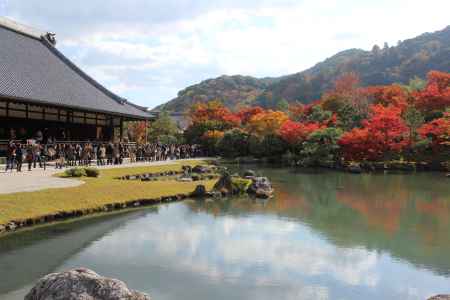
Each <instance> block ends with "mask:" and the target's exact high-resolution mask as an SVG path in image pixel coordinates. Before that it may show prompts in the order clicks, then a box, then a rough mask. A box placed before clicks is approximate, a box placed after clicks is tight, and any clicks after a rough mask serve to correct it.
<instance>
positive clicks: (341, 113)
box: [337, 103, 367, 131]
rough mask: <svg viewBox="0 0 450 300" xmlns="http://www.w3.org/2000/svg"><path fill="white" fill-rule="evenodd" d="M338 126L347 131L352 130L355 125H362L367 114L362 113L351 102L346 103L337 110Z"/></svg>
mask: <svg viewBox="0 0 450 300" xmlns="http://www.w3.org/2000/svg"><path fill="white" fill-rule="evenodd" d="M337 116H338V126H339V127H340V128H342V129H343V130H345V131H348V130H351V129H353V128H355V127H360V126H361V121H362V120H364V119H365V118H366V117H367V115H366V114H362V113H360V112H359V111H358V109H356V108H355V107H354V106H353V105H351V104H350V103H346V104H344V105H343V106H342V107H341V108H339V110H338V112H337Z"/></svg>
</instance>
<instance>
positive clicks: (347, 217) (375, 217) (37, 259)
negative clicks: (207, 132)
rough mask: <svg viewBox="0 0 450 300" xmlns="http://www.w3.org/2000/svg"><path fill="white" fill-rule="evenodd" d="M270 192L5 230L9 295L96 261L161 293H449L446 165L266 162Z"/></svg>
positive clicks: (3, 274)
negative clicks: (396, 167) (440, 169)
mask: <svg viewBox="0 0 450 300" xmlns="http://www.w3.org/2000/svg"><path fill="white" fill-rule="evenodd" d="M257 171H259V172H261V173H262V174H264V175H266V176H268V177H269V178H270V179H271V180H272V181H273V184H274V187H275V189H276V195H275V198H274V199H271V200H268V201H259V200H250V199H247V198H242V199H226V200H218V201H215V202H212V201H206V202H202V201H193V200H192V201H191V200H189V201H185V202H182V203H173V204H168V205H161V206H158V207H152V208H145V209H142V210H138V211H133V212H126V213H120V214H115V215H108V216H101V217H96V218H90V219H84V220H79V221H76V222H71V223H65V224H58V225H55V226H49V227H43V228H39V229H35V230H32V231H26V232H21V233H18V234H14V235H10V236H7V237H5V238H3V239H0V299H3V300H10V299H23V296H24V295H25V294H26V292H27V291H28V290H29V289H30V288H31V287H32V286H33V284H34V283H35V281H36V280H37V279H38V278H40V277H42V276H43V275H45V274H48V273H51V272H55V271H62V270H67V269H70V268H73V267H79V266H83V267H88V268H91V269H93V270H95V271H96V272H97V273H99V274H102V275H105V276H109V277H114V278H119V279H121V280H123V281H125V282H126V283H127V284H128V285H129V286H130V287H131V288H133V289H137V290H140V291H144V292H147V293H149V294H150V295H151V296H152V298H153V299H155V300H168V299H177V300H178V299H188V300H189V299H196V300H198V299H200V300H201V299H262V300H264V299H347V300H348V299H426V298H427V297H428V296H431V295H435V294H438V293H449V292H450V180H449V179H446V178H445V177H444V176H443V175H442V174H433V173H421V174H390V175H386V174H371V175H369V174H364V175H353V174H346V173H338V172H330V171H325V172H310V173H305V172H299V171H294V170H289V169H281V168H258V169H257Z"/></svg>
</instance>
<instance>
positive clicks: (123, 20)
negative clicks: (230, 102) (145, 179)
mask: <svg viewBox="0 0 450 300" xmlns="http://www.w3.org/2000/svg"><path fill="white" fill-rule="evenodd" d="M0 3H2V0H0ZM2 4H3V6H1V5H0V8H1V7H4V8H5V10H6V14H7V15H10V16H12V17H14V18H16V19H18V20H19V21H22V22H25V23H29V24H31V25H36V26H38V27H41V28H48V29H49V30H51V31H55V32H56V33H57V38H58V41H59V44H58V45H59V47H60V48H61V49H62V50H63V51H64V52H65V53H68V56H69V57H71V58H72V59H74V60H75V61H76V62H77V63H79V64H81V65H83V66H86V65H88V66H89V68H90V69H91V70H97V72H104V71H105V70H107V68H113V67H115V72H113V73H114V74H113V75H109V76H110V78H109V79H107V80H106V81H105V82H104V83H105V84H106V85H107V86H108V87H112V86H118V85H119V84H123V82H127V85H135V86H139V89H133V91H134V92H131V90H130V89H128V92H127V89H125V90H123V92H124V93H125V95H124V96H125V97H128V98H131V97H133V100H136V101H137V102H139V103H140V104H144V105H149V106H154V105H156V104H159V103H161V102H165V101H167V100H169V98H171V97H174V96H175V94H176V91H177V90H180V89H182V88H184V87H186V86H187V85H190V84H193V83H196V82H198V81H200V80H202V79H207V78H209V77H211V76H219V75H222V74H229V75H232V74H238V73H242V74H245V75H253V76H261V77H262V76H279V75H285V74H289V73H294V72H298V71H301V70H303V69H305V68H308V67H310V66H312V65H314V64H315V63H317V62H319V61H321V60H323V59H325V58H326V57H329V56H331V55H333V54H335V53H336V52H338V51H342V50H345V49H348V48H364V49H370V48H371V47H372V46H373V45H374V44H375V43H377V44H380V45H381V44H383V43H384V42H385V41H387V42H389V44H391V45H392V44H395V43H396V42H397V41H398V40H402V39H406V38H410V37H414V36H416V35H418V34H420V33H422V32H426V31H434V30H439V29H442V28H443V27H445V26H447V25H448V13H447V12H448V11H449V10H450V2H449V1H447V0H435V1H434V2H433V5H423V1H421V0H393V1H388V0H380V1H371V0H368V1H357V0H340V1H337V0H319V1H318V0H304V1H288V0H284V1H256V0H255V1H253V0H252V1H237V0H236V1H225V0H213V1H206V0H205V1H193V0H191V1H188V0H185V1H175V0H168V1H164V2H163V1H160V2H159V1H143V0H132V1H119V0H113V1H108V4H105V2H104V1H100V0H92V1H89V2H77V1H72V2H64V3H62V2H59V1H45V2H44V1H37V0H27V1H25V0H17V1H10V2H5V0H3V3H2ZM5 4H6V5H5ZM436 8H439V9H436ZM427 16H433V17H432V18H429V17H427ZM99 70H102V71H99ZM104 75H105V74H104ZM113 77H114V78H113ZM148 78H160V79H159V80H157V81H152V80H149V79H148ZM131 80H133V81H137V82H135V83H133V84H131V83H129V81H131ZM160 82H166V83H168V84H169V85H170V86H167V85H163V86H160V85H159V84H160ZM136 91H139V92H136ZM149 95H151V96H152V97H149ZM134 97H137V98H136V99H134ZM149 98H153V99H156V100H154V102H148V101H149V100H148V99H149Z"/></svg>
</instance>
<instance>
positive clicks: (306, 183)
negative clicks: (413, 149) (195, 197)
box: [197, 169, 450, 275]
mask: <svg viewBox="0 0 450 300" xmlns="http://www.w3.org/2000/svg"><path fill="white" fill-rule="evenodd" d="M261 173H263V174H264V175H265V176H268V177H269V178H270V179H271V180H272V181H273V184H274V187H275V191H276V198H275V199H274V200H271V201H269V202H268V203H267V205H265V206H263V205H259V204H258V203H254V202H252V201H247V200H245V199H238V200H229V199H228V200H221V201H218V202H211V203H208V204H207V206H206V207H202V205H201V204H197V205H198V207H197V209H198V210H206V211H208V212H212V211H215V215H220V214H228V215H242V214H248V213H264V214H276V215H278V216H280V217H284V218H289V219H292V220H296V221H300V222H302V223H306V224H308V225H309V226H310V227H312V228H313V229H315V230H317V231H320V232H321V233H323V234H324V235H325V236H326V238H327V239H328V240H330V241H332V242H333V243H335V244H337V245H339V246H341V247H355V246H363V247H365V248H367V249H375V250H378V251H388V252H389V253H390V254H391V255H393V256H396V257H399V258H401V259H405V260H408V261H409V262H411V263H414V264H416V265H418V266H421V267H424V268H427V269H432V270H434V271H435V272H437V273H440V274H446V275H448V274H450V261H449V260H448V253H449V252H450V239H449V238H448V237H449V234H450V221H449V220H450V196H449V195H450V185H449V184H448V182H447V181H445V180H442V177H441V176H442V175H435V174H427V173H420V174H405V175H403V174H391V175H384V174H375V175H370V174H363V175H353V174H347V173H339V172H329V171H325V172H312V173H311V172H310V173H300V172H296V173H294V172H292V171H289V170H286V169H284V170H283V169H264V170H261Z"/></svg>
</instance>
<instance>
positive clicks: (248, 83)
mask: <svg viewBox="0 0 450 300" xmlns="http://www.w3.org/2000/svg"><path fill="white" fill-rule="evenodd" d="M430 70H438V71H444V72H450V26H448V27H447V28H445V29H444V30H441V31H437V32H434V33H425V34H422V35H420V36H418V37H416V38H413V39H409V40H405V41H403V42H399V43H398V45H396V46H391V47H390V46H389V45H387V44H385V45H384V46H383V47H379V46H377V45H375V46H374V47H373V49H372V50H371V51H365V50H360V49H350V50H345V51H342V52H340V53H338V54H336V55H334V56H333V57H331V58H328V59H326V60H325V61H323V62H320V63H318V64H317V65H315V66H314V67H312V68H310V69H308V70H305V71H302V72H299V73H296V74H292V75H287V76H283V77H280V78H263V79H258V78H254V77H248V76H240V75H236V76H221V77H218V78H216V79H209V80H206V81H203V82H201V83H199V84H196V85H193V86H190V87H188V88H186V89H184V90H182V91H180V92H179V93H178V97H177V98H175V99H173V100H171V101H169V102H168V103H166V104H164V105H161V106H159V107H158V108H157V109H163V108H164V109H167V110H170V111H185V110H187V109H188V108H189V107H190V106H191V105H192V104H194V103H196V102H202V103H204V102H207V101H210V100H214V99H218V100H221V101H222V102H223V103H224V104H225V106H227V107H229V108H231V109H233V110H237V109H239V108H240V107H245V106H254V105H259V106H262V107H265V108H277V109H283V108H285V107H287V104H288V103H292V102H302V103H309V102H311V101H313V100H316V99H319V98H320V97H321V95H322V94H323V92H324V91H326V90H329V89H330V88H332V87H333V83H334V82H335V80H336V79H337V78H338V77H339V76H341V75H342V74H345V73H349V72H354V73H356V74H357V75H358V76H359V78H360V80H361V84H362V85H363V86H368V85H388V84H392V83H402V84H406V83H408V82H409V81H410V80H411V79H412V78H414V77H420V78H425V76H426V74H427V72H428V71H430Z"/></svg>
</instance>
